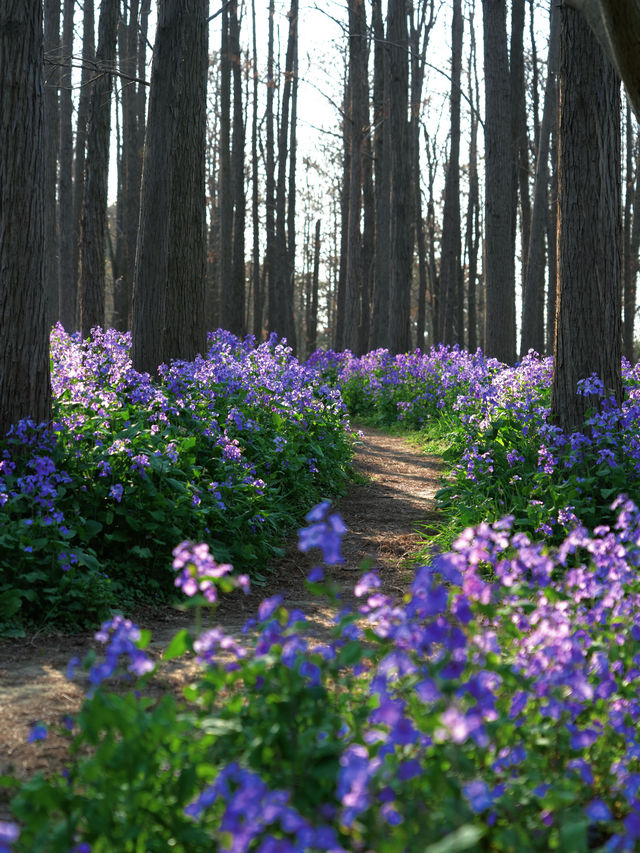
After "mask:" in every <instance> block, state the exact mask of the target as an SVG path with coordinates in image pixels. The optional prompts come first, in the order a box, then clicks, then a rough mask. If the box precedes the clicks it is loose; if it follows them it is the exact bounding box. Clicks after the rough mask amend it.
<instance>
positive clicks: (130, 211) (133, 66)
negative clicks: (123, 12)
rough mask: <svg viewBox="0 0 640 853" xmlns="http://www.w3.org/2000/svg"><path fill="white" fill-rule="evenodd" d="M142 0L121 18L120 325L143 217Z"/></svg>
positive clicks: (133, 1)
mask: <svg viewBox="0 0 640 853" xmlns="http://www.w3.org/2000/svg"><path fill="white" fill-rule="evenodd" d="M138 14H139V0H130V3H129V13H128V18H127V20H126V22H125V19H124V18H122V19H121V21H120V32H119V48H120V56H119V61H120V71H121V73H122V74H124V75H125V77H124V79H123V81H122V158H123V162H122V171H123V187H122V189H123V198H122V222H121V228H122V240H123V245H122V248H123V252H122V267H121V269H120V270H119V273H120V275H119V277H118V280H117V281H116V282H115V283H114V287H115V292H114V313H115V317H114V322H115V325H116V327H117V328H118V329H121V330H126V329H128V328H129V314H130V308H131V294H132V291H133V274H134V268H135V260H136V244H137V240H138V221H139V218H140V178H141V170H142V160H141V156H140V151H139V132H138V121H139V92H138V88H137V87H136V83H135V82H133V78H135V77H136V76H137V72H138V45H139V41H138Z"/></svg>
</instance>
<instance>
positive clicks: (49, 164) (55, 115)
mask: <svg viewBox="0 0 640 853" xmlns="http://www.w3.org/2000/svg"><path fill="white" fill-rule="evenodd" d="M44 53H45V63H46V65H45V68H46V74H45V86H44V134H45V146H44V152H45V153H44V164H45V165H44V216H45V237H44V240H45V261H44V269H45V281H46V283H47V322H48V324H49V325H50V326H52V325H53V324H54V323H55V322H56V320H57V319H58V282H59V275H60V270H59V237H58V211H57V204H56V185H57V179H56V171H57V163H58V149H59V145H60V110H59V105H58V84H59V81H60V67H59V62H60V0H44Z"/></svg>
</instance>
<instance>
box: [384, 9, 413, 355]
mask: <svg viewBox="0 0 640 853" xmlns="http://www.w3.org/2000/svg"><path fill="white" fill-rule="evenodd" d="M387 41H388V45H389V76H388V81H389V127H390V133H391V138H392V139H393V145H392V146H391V158H390V159H391V252H390V257H391V277H390V289H389V336H388V346H389V350H390V351H391V352H392V353H401V352H406V351H407V350H408V349H409V348H410V335H409V313H410V296H411V267H412V254H413V240H412V228H411V225H412V221H411V220H412V218H413V212H414V211H413V205H412V201H411V199H412V194H411V182H410V177H411V163H410V156H411V145H410V136H409V126H408V119H407V112H408V93H409V62H408V49H407V48H408V42H409V38H408V29H407V7H406V2H405V0H389V2H388V5H387Z"/></svg>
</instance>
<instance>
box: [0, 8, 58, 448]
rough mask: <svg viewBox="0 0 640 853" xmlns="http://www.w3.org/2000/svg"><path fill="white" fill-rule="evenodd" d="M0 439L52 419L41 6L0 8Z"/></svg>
mask: <svg viewBox="0 0 640 853" xmlns="http://www.w3.org/2000/svg"><path fill="white" fill-rule="evenodd" d="M0 76H1V77H2V85H1V86H0V130H1V132H2V139H3V144H2V145H1V146H0V436H3V435H4V434H5V433H6V432H7V431H8V430H9V428H10V427H11V425H12V424H14V423H16V422H17V421H18V420H20V419H21V418H25V417H32V418H33V419H34V420H35V421H36V423H39V422H42V421H47V420H49V419H50V417H51V388H50V380H49V329H48V327H47V325H46V316H45V312H46V304H45V300H46V294H45V279H44V228H45V223H44V196H43V179H44V144H43V32H42V2H41V0H4V2H3V3H2V6H1V8H0Z"/></svg>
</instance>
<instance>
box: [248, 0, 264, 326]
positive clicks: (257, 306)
mask: <svg viewBox="0 0 640 853" xmlns="http://www.w3.org/2000/svg"><path fill="white" fill-rule="evenodd" d="M251 34H252V48H253V103H252V112H251V223H252V229H253V232H252V233H253V250H252V258H253V263H252V280H253V334H254V335H255V337H256V340H257V341H261V340H262V317H263V309H264V295H263V292H262V287H261V284H260V213H259V183H258V182H259V175H258V79H259V75H258V43H257V36H256V2H255V0H251Z"/></svg>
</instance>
